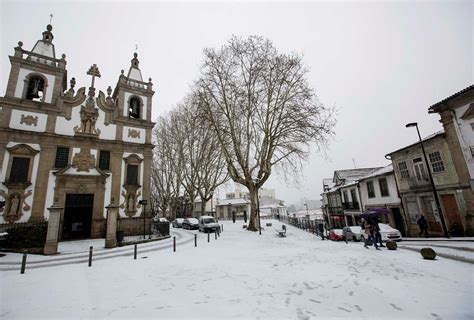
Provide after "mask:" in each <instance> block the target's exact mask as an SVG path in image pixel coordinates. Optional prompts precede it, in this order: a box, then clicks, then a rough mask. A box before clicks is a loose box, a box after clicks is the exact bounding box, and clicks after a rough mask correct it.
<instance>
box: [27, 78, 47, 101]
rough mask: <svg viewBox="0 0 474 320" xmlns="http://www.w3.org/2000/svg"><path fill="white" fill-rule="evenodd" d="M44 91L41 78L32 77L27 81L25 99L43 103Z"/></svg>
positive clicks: (43, 83) (43, 82)
mask: <svg viewBox="0 0 474 320" xmlns="http://www.w3.org/2000/svg"><path fill="white" fill-rule="evenodd" d="M44 91H45V81H44V79H43V78H42V77H40V76H37V75H34V76H31V77H30V78H29V79H28V82H27V88H26V99H28V100H33V101H43V99H44Z"/></svg>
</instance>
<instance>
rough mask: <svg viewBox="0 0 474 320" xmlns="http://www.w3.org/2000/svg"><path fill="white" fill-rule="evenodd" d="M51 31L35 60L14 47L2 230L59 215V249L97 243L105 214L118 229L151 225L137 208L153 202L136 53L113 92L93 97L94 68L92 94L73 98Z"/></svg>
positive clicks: (0, 125)
mask: <svg viewBox="0 0 474 320" xmlns="http://www.w3.org/2000/svg"><path fill="white" fill-rule="evenodd" d="M52 29H53V28H52V26H51V25H48V26H47V27H46V31H44V32H43V37H42V39H41V40H38V41H37V42H36V44H35V45H34V47H33V49H32V50H31V51H27V50H25V49H23V43H22V42H19V43H18V46H17V47H15V48H14V54H13V56H10V57H9V58H10V62H11V70H10V75H9V78H8V83H7V89H6V93H5V96H4V97H0V201H4V203H5V205H4V206H3V207H2V208H0V223H19V222H34V221H43V220H48V218H49V210H48V208H50V207H51V206H53V204H54V205H55V206H56V207H61V208H63V209H62V212H61V217H60V225H61V227H60V228H59V239H60V240H68V239H81V238H82V239H84V238H100V237H104V234H105V229H106V219H107V209H106V206H108V205H110V204H113V205H115V206H118V208H119V219H120V220H123V219H126V220H128V221H130V222H133V221H136V222H137V225H138V222H139V221H143V219H144V215H145V217H148V218H147V219H149V214H148V213H146V212H145V210H144V209H145V208H144V207H143V205H142V203H144V201H143V202H142V201H141V200H145V199H148V198H149V196H150V168H151V161H152V149H153V145H152V141H151V136H152V129H153V126H154V123H153V122H152V121H151V116H152V97H153V94H154V91H153V89H152V86H153V84H152V82H151V78H150V79H149V80H148V82H145V81H143V78H142V74H141V71H140V68H139V60H138V56H137V54H136V53H135V54H134V56H133V59H132V60H131V65H130V68H129V69H128V73H125V72H124V70H122V71H121V74H120V76H119V77H118V82H117V85H116V86H115V88H114V89H112V88H111V87H110V86H109V87H108V88H107V90H106V93H104V92H102V91H100V90H98V92H97V90H96V87H95V85H94V81H95V78H97V77H100V71H99V67H98V66H97V65H95V64H94V65H92V66H91V67H90V68H89V69H87V67H85V70H84V71H85V72H86V71H87V75H89V76H90V77H91V80H90V81H91V85H90V87H89V88H88V89H86V88H85V87H82V88H76V81H75V79H74V78H70V79H69V81H68V78H67V69H66V56H65V55H64V54H63V55H62V56H61V57H60V58H59V57H56V51H55V47H54V44H53V39H54V36H53V33H52ZM68 84H69V88H68ZM145 207H146V206H145ZM147 211H148V212H149V210H147ZM140 217H141V218H140ZM133 225H134V224H128V226H129V228H133ZM141 225H143V222H142V224H141ZM137 227H138V226H137Z"/></svg>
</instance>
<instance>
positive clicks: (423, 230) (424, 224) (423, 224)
mask: <svg viewBox="0 0 474 320" xmlns="http://www.w3.org/2000/svg"><path fill="white" fill-rule="evenodd" d="M416 223H417V224H418V226H419V227H420V233H419V234H418V236H419V237H421V235H422V234H425V238H428V221H426V219H425V217H424V216H420V218H419V219H418V220H417V221H416Z"/></svg>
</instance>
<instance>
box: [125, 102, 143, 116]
mask: <svg viewBox="0 0 474 320" xmlns="http://www.w3.org/2000/svg"><path fill="white" fill-rule="evenodd" d="M140 105H141V101H140V98H138V97H131V98H130V100H129V101H128V117H129V118H134V119H140Z"/></svg>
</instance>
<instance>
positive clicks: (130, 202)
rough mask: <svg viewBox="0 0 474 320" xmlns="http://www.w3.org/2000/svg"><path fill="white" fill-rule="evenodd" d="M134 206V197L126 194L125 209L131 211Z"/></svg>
mask: <svg viewBox="0 0 474 320" xmlns="http://www.w3.org/2000/svg"><path fill="white" fill-rule="evenodd" d="M134 207H135V199H134V197H133V195H130V196H128V204H127V211H129V212H130V211H133V210H134Z"/></svg>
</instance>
